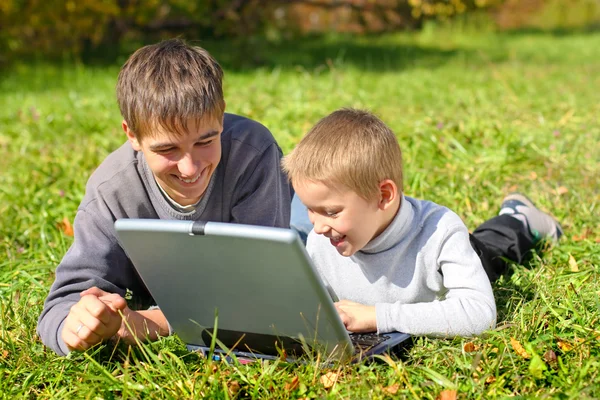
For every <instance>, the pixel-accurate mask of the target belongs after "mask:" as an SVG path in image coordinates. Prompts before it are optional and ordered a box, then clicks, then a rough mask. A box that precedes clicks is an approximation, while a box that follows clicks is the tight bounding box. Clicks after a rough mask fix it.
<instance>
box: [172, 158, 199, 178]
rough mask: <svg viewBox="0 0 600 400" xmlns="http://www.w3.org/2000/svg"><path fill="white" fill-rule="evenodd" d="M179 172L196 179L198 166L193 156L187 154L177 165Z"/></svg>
mask: <svg viewBox="0 0 600 400" xmlns="http://www.w3.org/2000/svg"><path fill="white" fill-rule="evenodd" d="M177 168H178V169H179V172H180V173H181V174H182V175H184V176H187V177H194V176H195V175H196V174H197V173H198V165H196V163H195V162H194V159H193V158H192V155H191V154H186V155H185V156H183V157H182V158H181V159H180V160H179V162H178V163H177Z"/></svg>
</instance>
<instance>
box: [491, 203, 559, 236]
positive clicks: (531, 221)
mask: <svg viewBox="0 0 600 400" xmlns="http://www.w3.org/2000/svg"><path fill="white" fill-rule="evenodd" d="M503 214H508V215H511V216H513V217H515V218H516V219H518V220H520V221H522V222H523V223H524V224H525V226H526V227H527V229H529V232H530V233H531V234H532V235H533V238H534V241H535V242H538V241H540V240H543V239H548V240H550V241H551V242H553V243H556V242H558V239H560V237H561V236H562V234H563V230H562V228H561V226H560V224H559V223H558V221H556V220H555V219H554V218H552V216H551V215H550V214H546V213H545V212H543V211H542V210H540V209H539V208H537V207H536V206H535V204H533V202H532V201H531V200H529V199H528V198H527V196H525V195H523V194H521V193H511V194H509V195H508V196H506V197H505V198H504V200H502V205H501V206H500V213H499V215H503Z"/></svg>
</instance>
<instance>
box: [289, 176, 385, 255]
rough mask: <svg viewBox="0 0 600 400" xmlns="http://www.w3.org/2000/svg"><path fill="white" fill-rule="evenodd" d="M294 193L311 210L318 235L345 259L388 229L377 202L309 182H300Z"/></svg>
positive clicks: (309, 213) (342, 190)
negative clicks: (322, 236) (325, 239)
mask: <svg viewBox="0 0 600 400" xmlns="http://www.w3.org/2000/svg"><path fill="white" fill-rule="evenodd" d="M294 190H295V191H296V194H297V195H298V197H299V198H300V200H301V201H302V203H304V205H305V206H306V207H307V208H308V217H309V219H310V221H311V222H312V223H313V226H314V230H315V233H317V234H319V235H324V236H325V237H327V238H329V240H330V242H331V245H332V246H334V247H335V248H336V250H337V251H338V253H340V254H341V255H342V256H344V257H350V256H351V255H353V254H354V253H356V252H357V251H359V250H361V249H362V248H363V247H365V245H366V244H367V243H369V242H370V241H371V240H372V239H373V238H375V237H376V236H377V235H379V234H380V233H381V232H382V231H383V229H384V228H385V226H383V228H382V224H383V221H382V217H383V214H382V211H381V209H380V208H379V206H378V201H377V200H371V201H367V200H365V199H364V198H362V197H360V196H359V195H358V194H356V193H355V192H353V191H352V190H350V189H347V188H344V187H341V186H331V185H326V184H324V183H321V182H314V181H306V180H305V181H301V182H297V183H296V184H295V185H294Z"/></svg>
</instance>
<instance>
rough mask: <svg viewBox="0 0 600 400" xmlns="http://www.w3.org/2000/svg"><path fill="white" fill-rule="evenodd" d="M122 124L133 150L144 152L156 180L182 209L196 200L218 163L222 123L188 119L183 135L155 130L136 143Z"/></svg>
mask: <svg viewBox="0 0 600 400" xmlns="http://www.w3.org/2000/svg"><path fill="white" fill-rule="evenodd" d="M126 125H127V124H126V123H125V122H123V129H125V132H126V133H127V136H128V138H129V140H130V142H131V144H132V146H133V148H134V150H136V151H141V152H143V153H144V157H145V158H146V161H147V162H148V166H149V167H150V169H151V170H152V172H153V173H154V176H155V177H156V181H157V182H158V184H159V185H160V186H161V187H162V188H163V190H164V191H165V192H167V194H168V195H169V196H170V197H171V198H172V199H173V200H175V201H176V202H177V203H179V204H181V205H182V206H186V205H190V204H194V203H196V202H198V200H200V198H201V197H202V195H203V194H204V192H205V191H206V188H207V187H208V183H209V182H210V178H211V177H212V175H213V173H214V172H215V169H216V168H217V165H218V164H219V161H220V160H221V132H223V120H222V119H217V118H212V117H206V118H204V119H202V120H201V121H200V122H198V123H197V122H196V121H195V120H194V119H190V120H189V121H188V124H187V130H186V133H185V135H183V136H177V135H176V134H171V133H169V132H164V131H162V130H160V129H157V131H156V132H154V133H153V134H152V135H149V136H147V137H144V138H143V140H141V141H138V140H137V139H136V138H135V136H134V135H133V133H132V132H130V131H129V129H128V128H127V126H126Z"/></svg>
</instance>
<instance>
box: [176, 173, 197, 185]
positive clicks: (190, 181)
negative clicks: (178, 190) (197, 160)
mask: <svg viewBox="0 0 600 400" xmlns="http://www.w3.org/2000/svg"><path fill="white" fill-rule="evenodd" d="M199 178H200V174H198V176H197V177H195V178H194V179H182V178H179V180H181V181H184V182H185V183H194V182H196V181H197V180H198V179H199Z"/></svg>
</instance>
